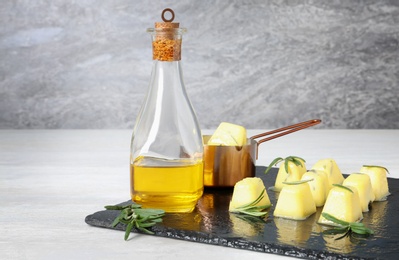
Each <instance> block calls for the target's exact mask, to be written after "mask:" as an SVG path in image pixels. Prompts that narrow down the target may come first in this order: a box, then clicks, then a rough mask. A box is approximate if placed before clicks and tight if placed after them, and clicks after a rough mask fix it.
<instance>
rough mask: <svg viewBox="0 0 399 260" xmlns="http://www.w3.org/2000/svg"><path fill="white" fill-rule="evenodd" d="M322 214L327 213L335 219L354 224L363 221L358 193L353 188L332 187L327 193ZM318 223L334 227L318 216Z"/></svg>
mask: <svg viewBox="0 0 399 260" xmlns="http://www.w3.org/2000/svg"><path fill="white" fill-rule="evenodd" d="M322 213H328V214H330V215H332V216H334V217H335V218H337V219H340V220H343V221H347V222H356V221H360V220H361V219H363V213H362V207H361V205H360V198H359V192H358V191H357V189H356V188H355V187H349V186H334V187H333V188H332V189H331V190H330V192H329V193H328V196H327V200H326V203H325V204H324V207H323V211H322ZM318 223H320V224H326V225H336V224H335V223H333V222H331V221H329V220H327V219H326V218H324V217H323V215H320V218H319V221H318Z"/></svg>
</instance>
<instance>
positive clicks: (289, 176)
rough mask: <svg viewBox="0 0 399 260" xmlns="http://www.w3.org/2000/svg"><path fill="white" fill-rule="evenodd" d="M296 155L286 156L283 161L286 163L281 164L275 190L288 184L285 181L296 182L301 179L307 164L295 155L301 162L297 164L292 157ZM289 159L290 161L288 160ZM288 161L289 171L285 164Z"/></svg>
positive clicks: (279, 189)
mask: <svg viewBox="0 0 399 260" xmlns="http://www.w3.org/2000/svg"><path fill="white" fill-rule="evenodd" d="M292 157H294V156H290V157H287V158H285V159H284V160H283V161H284V163H281V164H280V168H279V170H278V173H277V177H276V181H275V183H274V187H273V189H274V191H281V189H282V188H283V187H284V186H286V184H284V182H295V181H300V180H301V178H302V175H303V174H304V173H305V172H306V166H305V161H304V160H303V159H300V158H299V157H294V158H296V161H297V162H300V165H297V164H295V163H294V162H293V160H292V159H289V158H292ZM286 160H288V162H286ZM286 163H288V172H287V169H286V167H285V164H286Z"/></svg>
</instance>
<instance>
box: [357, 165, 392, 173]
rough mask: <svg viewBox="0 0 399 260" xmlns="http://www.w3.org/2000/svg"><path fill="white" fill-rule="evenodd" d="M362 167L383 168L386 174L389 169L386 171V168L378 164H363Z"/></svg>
mask: <svg viewBox="0 0 399 260" xmlns="http://www.w3.org/2000/svg"><path fill="white" fill-rule="evenodd" d="M363 167H376V168H381V169H384V170H385V171H386V172H387V173H388V174H390V173H389V171H388V169H387V168H385V167H383V166H378V165H363Z"/></svg>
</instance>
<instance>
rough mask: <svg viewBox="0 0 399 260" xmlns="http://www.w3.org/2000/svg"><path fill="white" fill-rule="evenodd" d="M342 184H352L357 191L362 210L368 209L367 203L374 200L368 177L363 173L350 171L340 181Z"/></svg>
mask: <svg viewBox="0 0 399 260" xmlns="http://www.w3.org/2000/svg"><path fill="white" fill-rule="evenodd" d="M342 185H344V186H352V187H355V188H356V189H357V191H358V192H359V199H360V205H361V206H362V211H363V212H367V211H369V204H370V203H371V202H373V201H374V200H375V195H374V192H373V188H372V186H371V181H370V177H369V176H368V175H367V174H364V173H352V174H351V175H349V176H348V177H346V179H345V180H344V182H343V183H342Z"/></svg>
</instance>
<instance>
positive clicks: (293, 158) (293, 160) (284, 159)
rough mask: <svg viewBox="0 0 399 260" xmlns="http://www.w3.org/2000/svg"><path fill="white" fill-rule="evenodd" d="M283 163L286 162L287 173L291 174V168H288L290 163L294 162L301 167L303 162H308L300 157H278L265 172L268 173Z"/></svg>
mask: <svg viewBox="0 0 399 260" xmlns="http://www.w3.org/2000/svg"><path fill="white" fill-rule="evenodd" d="M282 161H284V167H285V171H286V172H287V173H289V167H288V163H289V162H293V163H294V164H295V165H296V166H301V165H302V162H304V163H305V162H306V161H305V160H304V159H302V158H301V157H298V156H288V157H286V158H282V157H277V158H276V159H274V160H273V161H272V162H271V163H270V164H269V166H268V167H267V168H266V170H265V173H268V172H269V171H270V169H271V168H272V167H273V166H276V165H277V164H278V163H280V162H282ZM301 161H302V162H301Z"/></svg>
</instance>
